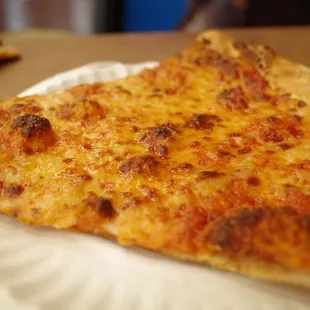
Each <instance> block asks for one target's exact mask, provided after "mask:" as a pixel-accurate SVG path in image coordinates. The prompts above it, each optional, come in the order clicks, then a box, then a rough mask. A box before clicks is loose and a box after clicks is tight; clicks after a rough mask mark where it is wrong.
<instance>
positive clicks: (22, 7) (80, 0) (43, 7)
mask: <svg viewBox="0 0 310 310" xmlns="http://www.w3.org/2000/svg"><path fill="white" fill-rule="evenodd" d="M121 3H122V0H112V1H111V0H0V12H1V11H2V15H3V16H2V18H3V22H2V25H1V22H0V31H1V30H3V31H20V30H24V29H27V28H49V29H66V30H69V31H72V32H75V33H78V34H90V33H96V32H110V31H119V30H120V25H121V13H120V12H121V10H120V5H121ZM1 8H2V10H1ZM0 17H1V13H0ZM1 26H2V28H1Z"/></svg>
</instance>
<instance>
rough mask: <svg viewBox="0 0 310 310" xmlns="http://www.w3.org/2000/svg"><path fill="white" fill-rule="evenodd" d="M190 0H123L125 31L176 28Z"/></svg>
mask: <svg viewBox="0 0 310 310" xmlns="http://www.w3.org/2000/svg"><path fill="white" fill-rule="evenodd" d="M187 2H188V0H123V30H124V31H133V32H134V31H165V30H174V29H175V28H176V27H177V25H178V23H179V22H180V20H181V18H182V17H183V16H184V14H185V12H186V9H187V6H188V3H187Z"/></svg>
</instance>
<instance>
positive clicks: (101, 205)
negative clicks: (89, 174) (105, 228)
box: [82, 194, 116, 219]
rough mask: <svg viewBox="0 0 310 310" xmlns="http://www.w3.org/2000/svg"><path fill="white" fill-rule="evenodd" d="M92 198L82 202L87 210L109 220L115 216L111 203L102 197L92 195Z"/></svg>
mask: <svg viewBox="0 0 310 310" xmlns="http://www.w3.org/2000/svg"><path fill="white" fill-rule="evenodd" d="M92 196H93V197H90V198H86V199H84V200H83V201H82V203H83V205H84V206H86V207H88V208H93V209H94V210H95V211H96V212H97V214H98V215H100V216H102V217H103V218H107V219H111V218H113V217H114V216H115V215H116V211H115V210H114V208H113V206H112V203H111V201H110V200H109V199H106V198H104V197H102V196H96V195H95V194H93V195H92Z"/></svg>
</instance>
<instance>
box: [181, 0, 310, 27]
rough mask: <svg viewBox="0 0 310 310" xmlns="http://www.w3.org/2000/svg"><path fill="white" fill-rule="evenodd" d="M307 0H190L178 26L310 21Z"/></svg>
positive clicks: (284, 23) (274, 24)
mask: <svg viewBox="0 0 310 310" xmlns="http://www.w3.org/2000/svg"><path fill="white" fill-rule="evenodd" d="M309 12H310V1H309V0H189V9H188V12H187V13H186V14H185V16H184V17H183V19H182V20H181V22H180V24H179V26H178V29H179V30H200V29H204V28H211V27H217V28H222V27H252V26H258V27H259V26H288V25H309V24H310V13H309Z"/></svg>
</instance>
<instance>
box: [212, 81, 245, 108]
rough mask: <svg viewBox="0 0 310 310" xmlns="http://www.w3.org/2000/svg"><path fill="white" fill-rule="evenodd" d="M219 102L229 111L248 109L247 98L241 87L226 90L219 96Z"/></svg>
mask: <svg viewBox="0 0 310 310" xmlns="http://www.w3.org/2000/svg"><path fill="white" fill-rule="evenodd" d="M217 100H218V102H219V103H220V104H221V105H222V106H224V107H225V108H227V109H229V110H244V109H247V108H248V103H247V100H246V96H245V94H244V92H243V90H242V88H241V87H240V86H238V87H234V88H230V89H227V90H224V91H223V92H221V93H220V94H219V95H218V97H217Z"/></svg>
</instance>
